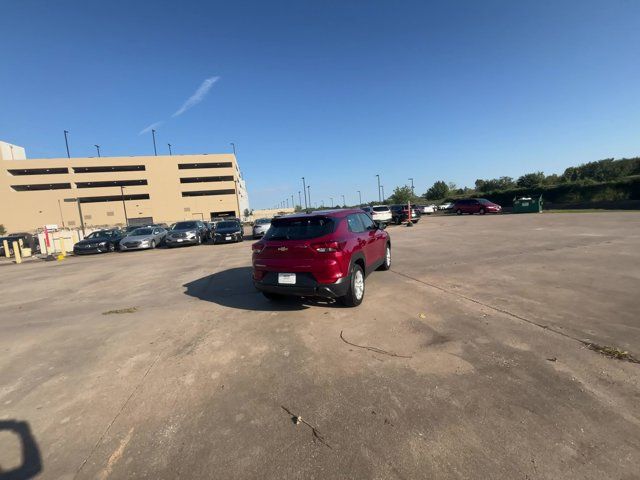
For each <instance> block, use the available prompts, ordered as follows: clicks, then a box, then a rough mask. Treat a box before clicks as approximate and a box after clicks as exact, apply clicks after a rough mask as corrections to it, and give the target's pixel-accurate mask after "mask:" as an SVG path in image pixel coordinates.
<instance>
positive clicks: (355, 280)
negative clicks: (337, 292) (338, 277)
mask: <svg viewBox="0 0 640 480" xmlns="http://www.w3.org/2000/svg"><path fill="white" fill-rule="evenodd" d="M363 298H364V272H363V271H362V267H361V266H360V265H358V264H357V263H356V264H354V265H353V267H352V268H351V276H350V278H349V290H347V294H346V295H345V296H344V297H340V301H341V302H342V304H343V305H345V306H347V307H357V306H358V305H360V304H361V303H362V299H363Z"/></svg>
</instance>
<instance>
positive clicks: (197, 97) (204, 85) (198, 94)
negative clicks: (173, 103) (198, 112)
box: [171, 77, 220, 117]
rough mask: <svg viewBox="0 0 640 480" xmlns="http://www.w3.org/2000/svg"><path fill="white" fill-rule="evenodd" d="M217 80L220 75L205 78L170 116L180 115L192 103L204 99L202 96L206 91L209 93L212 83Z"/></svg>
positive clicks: (195, 103)
mask: <svg viewBox="0 0 640 480" xmlns="http://www.w3.org/2000/svg"><path fill="white" fill-rule="evenodd" d="M218 80H220V77H210V78H207V79H205V80H204V81H203V82H202V84H201V85H200V86H199V87H198V89H197V90H196V91H195V93H194V94H193V95H191V96H190V97H189V98H187V100H186V101H185V102H184V103H183V104H182V106H181V107H180V108H179V109H178V110H177V111H176V112H175V113H174V114H173V115H171V116H172V117H177V116H179V115H182V114H183V113H184V112H186V111H187V110H189V109H190V108H191V107H193V106H194V105H197V104H198V103H200V102H201V101H202V100H204V97H206V96H207V93H209V90H211V87H213V84H214V83H216V82H217V81H218Z"/></svg>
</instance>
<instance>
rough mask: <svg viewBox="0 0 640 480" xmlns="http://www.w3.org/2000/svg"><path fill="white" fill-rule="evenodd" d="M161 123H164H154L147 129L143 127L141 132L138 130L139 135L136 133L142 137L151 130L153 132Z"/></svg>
mask: <svg viewBox="0 0 640 480" xmlns="http://www.w3.org/2000/svg"><path fill="white" fill-rule="evenodd" d="M163 123H164V122H154V123H152V124H151V125H149V126H148V127H145V128H143V129H142V130H140V133H138V135H144V134H145V133H149V132H150V131H151V130H154V129H156V128H158V127H159V126H160V125H162V124H163Z"/></svg>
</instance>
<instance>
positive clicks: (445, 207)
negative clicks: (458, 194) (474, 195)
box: [438, 202, 453, 210]
mask: <svg viewBox="0 0 640 480" xmlns="http://www.w3.org/2000/svg"><path fill="white" fill-rule="evenodd" d="M452 208H453V202H444V203H442V204H440V205H439V206H438V210H451V209H452Z"/></svg>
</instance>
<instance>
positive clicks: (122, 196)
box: [120, 185, 129, 227]
mask: <svg viewBox="0 0 640 480" xmlns="http://www.w3.org/2000/svg"><path fill="white" fill-rule="evenodd" d="M120 198H122V208H123V209H124V224H125V226H126V227H128V226H129V218H128V217H127V204H126V203H125V201H124V187H123V186H122V185H120Z"/></svg>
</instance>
